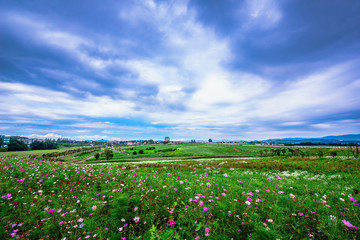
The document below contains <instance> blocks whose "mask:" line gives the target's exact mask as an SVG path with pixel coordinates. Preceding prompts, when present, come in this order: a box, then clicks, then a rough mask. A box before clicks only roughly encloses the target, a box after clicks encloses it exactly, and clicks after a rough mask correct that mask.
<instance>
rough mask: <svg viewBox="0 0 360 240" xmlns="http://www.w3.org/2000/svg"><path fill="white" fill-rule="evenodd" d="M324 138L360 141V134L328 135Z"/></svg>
mask: <svg viewBox="0 0 360 240" xmlns="http://www.w3.org/2000/svg"><path fill="white" fill-rule="evenodd" d="M323 139H334V140H338V141H360V134H347V135H340V136H326V137H323Z"/></svg>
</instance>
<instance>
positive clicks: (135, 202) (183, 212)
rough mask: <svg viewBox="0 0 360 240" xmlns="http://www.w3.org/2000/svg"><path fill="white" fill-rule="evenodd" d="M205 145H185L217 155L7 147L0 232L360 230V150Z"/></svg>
mask: <svg viewBox="0 0 360 240" xmlns="http://www.w3.org/2000/svg"><path fill="white" fill-rule="evenodd" d="M207 145H210V144H204V145H201V144H200V145H199V149H196V145H193V144H189V146H186V147H188V148H186V147H184V148H182V147H181V146H178V147H179V149H180V150H179V151H185V150H187V151H188V152H190V153H192V154H193V155H192V156H202V155H205V156H207V157H209V156H213V157H214V159H210V158H200V159H183V160H182V159H176V158H174V159H171V160H169V159H168V160H165V161H164V162H159V163H150V162H149V161H150V160H151V158H149V159H148V160H149V161H143V162H139V164H137V165H133V164H127V163H126V162H121V163H116V162H114V163H113V164H110V165H95V164H94V165H93V164H82V165H78V164H73V163H71V162H69V163H67V162H54V161H45V160H41V159H37V158H35V159H34V158H31V157H26V156H2V157H0V182H1V188H0V196H1V198H0V209H1V210H0V211H1V218H0V226H1V227H0V238H1V239H10V238H25V239H45V238H47V237H49V238H51V239H62V238H65V237H66V239H79V238H81V239H87V238H91V239H93V238H95V239H122V238H125V239H194V238H195V239H200V238H201V239H231V238H233V239H309V238H312V239H340V238H341V239H358V238H359V237H360V236H359V234H360V232H359V230H358V229H356V227H359V226H360V217H359V213H360V211H359V205H358V203H359V201H356V200H360V197H359V194H358V190H359V189H360V161H359V160H357V159H352V160H346V159H342V158H338V157H336V158H322V159H317V158H314V157H313V158H302V157H291V158H290V157H286V156H284V157H277V156H272V157H256V158H247V159H245V158H243V159H229V158H224V157H222V158H217V156H219V155H226V154H230V150H231V149H232V147H231V145H230V146H227V145H226V147H223V146H217V145H215V147H214V148H213V150H211V147H209V146H207ZM163 147H164V148H163V149H165V148H166V146H163ZM167 147H170V146H167ZM229 147H230V149H229ZM206 148H208V149H209V153H208V154H206V151H205V149H206ZM236 148H237V149H239V150H240V151H243V150H244V151H245V150H246V151H247V152H251V151H254V152H255V151H258V150H259V149H261V147H259V148H258V147H254V148H253V149H251V148H249V147H246V148H240V147H239V146H236ZM137 150H140V148H139V149H137ZM210 150H211V151H210ZM126 151H127V150H126ZM129 151H130V149H129ZM235 152H236V153H234V156H236V154H240V153H241V152H237V151H235ZM144 155H146V154H144ZM136 160H138V161H142V160H144V159H141V158H138V159H136ZM205 160H206V161H205ZM269 179H270V180H269ZM355 201H356V202H355ZM352 226H354V227H352Z"/></svg>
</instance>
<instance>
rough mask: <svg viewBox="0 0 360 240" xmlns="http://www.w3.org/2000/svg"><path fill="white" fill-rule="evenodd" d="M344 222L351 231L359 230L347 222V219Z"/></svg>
mask: <svg viewBox="0 0 360 240" xmlns="http://www.w3.org/2000/svg"><path fill="white" fill-rule="evenodd" d="M342 222H343V223H344V224H345V226H347V227H348V228H349V229H350V230H353V229H359V228H358V227H355V226H354V225H352V224H351V223H350V222H349V221H346V220H345V219H344V220H342Z"/></svg>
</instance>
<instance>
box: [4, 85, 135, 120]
mask: <svg viewBox="0 0 360 240" xmlns="http://www.w3.org/2000/svg"><path fill="white" fill-rule="evenodd" d="M0 91H2V92H3V97H2V98H1V99H0V103H1V104H0V112H1V114H3V115H8V116H10V115H18V116H29V115H32V116H39V117H44V118H45V119H47V118H50V119H64V118H69V117H71V116H87V117H110V116H111V117H124V116H131V115H132V114H135V113H136V111H135V109H134V107H135V104H134V103H133V102H130V101H126V100H116V99H112V98H110V97H108V96H101V97H98V96H94V95H91V94H88V95H87V96H86V98H83V99H78V98H75V97H74V96H71V95H69V94H68V93H64V92H60V91H53V90H50V89H47V88H44V87H37V86H31V85H26V84H22V83H5V82H0ZM9 106H11V107H9Z"/></svg>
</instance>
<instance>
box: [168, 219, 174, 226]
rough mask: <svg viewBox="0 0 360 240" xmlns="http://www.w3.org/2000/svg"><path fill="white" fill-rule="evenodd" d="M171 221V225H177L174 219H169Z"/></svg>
mask: <svg viewBox="0 0 360 240" xmlns="http://www.w3.org/2000/svg"><path fill="white" fill-rule="evenodd" d="M169 222H170V226H171V227H174V226H175V221H174V220H171V219H169Z"/></svg>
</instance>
